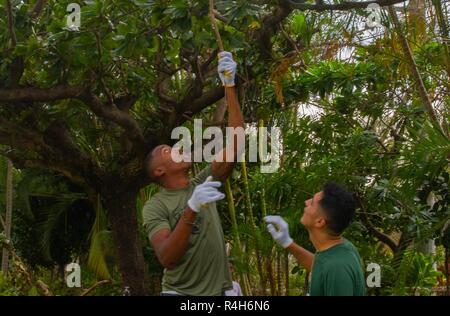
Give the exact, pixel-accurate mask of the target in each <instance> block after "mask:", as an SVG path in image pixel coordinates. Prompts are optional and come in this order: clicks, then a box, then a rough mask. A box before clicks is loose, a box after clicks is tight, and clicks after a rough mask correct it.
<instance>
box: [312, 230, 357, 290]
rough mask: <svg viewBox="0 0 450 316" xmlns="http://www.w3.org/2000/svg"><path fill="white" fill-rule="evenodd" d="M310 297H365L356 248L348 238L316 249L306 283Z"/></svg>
mask: <svg viewBox="0 0 450 316" xmlns="http://www.w3.org/2000/svg"><path fill="white" fill-rule="evenodd" d="M309 294H310V295H311V296H364V295H366V286H365V278H364V273H363V270H362V266H361V258H360V257H359V254H358V250H356V248H355V246H354V245H353V244H352V243H351V242H350V241H348V240H346V239H344V241H343V242H342V243H340V244H337V245H335V246H333V247H331V248H329V249H327V250H324V251H318V252H316V253H315V255H314V262H313V267H312V272H311V282H310V284H309Z"/></svg>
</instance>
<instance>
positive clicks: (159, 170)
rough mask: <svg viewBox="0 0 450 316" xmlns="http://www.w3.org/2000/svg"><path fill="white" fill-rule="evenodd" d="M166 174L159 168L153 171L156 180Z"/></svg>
mask: <svg viewBox="0 0 450 316" xmlns="http://www.w3.org/2000/svg"><path fill="white" fill-rule="evenodd" d="M165 173H166V171H165V170H164V168H162V167H158V168H155V169H154V170H153V176H154V177H155V178H159V177H161V176H163V175H164V174H165Z"/></svg>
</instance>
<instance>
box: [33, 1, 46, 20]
mask: <svg viewBox="0 0 450 316" xmlns="http://www.w3.org/2000/svg"><path fill="white" fill-rule="evenodd" d="M46 4H47V0H37V1H36V4H35V5H34V7H33V10H32V11H31V16H32V17H33V18H37V17H39V15H40V14H41V12H42V9H44V7H45V5H46Z"/></svg>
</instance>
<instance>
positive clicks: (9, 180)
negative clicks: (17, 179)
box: [2, 159, 13, 275]
mask: <svg viewBox="0 0 450 316" xmlns="http://www.w3.org/2000/svg"><path fill="white" fill-rule="evenodd" d="M12 189H13V164H12V162H11V160H9V159H8V160H7V169H6V217H5V237H6V239H7V240H11V225H12V198H13V194H12ZM8 266H9V251H8V250H7V249H6V248H3V255H2V271H3V274H4V275H6V274H7V273H8Z"/></svg>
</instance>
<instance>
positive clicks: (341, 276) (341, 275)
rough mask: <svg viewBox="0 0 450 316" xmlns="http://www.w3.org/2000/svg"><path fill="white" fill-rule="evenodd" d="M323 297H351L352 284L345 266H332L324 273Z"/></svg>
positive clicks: (352, 293) (352, 291)
mask: <svg viewBox="0 0 450 316" xmlns="http://www.w3.org/2000/svg"><path fill="white" fill-rule="evenodd" d="M324 291H325V296H353V295H355V293H354V282H353V279H352V276H351V273H350V271H348V268H347V267H346V266H345V265H339V264H337V265H333V266H331V267H329V269H328V270H327V272H326V273H325V284H324Z"/></svg>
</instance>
